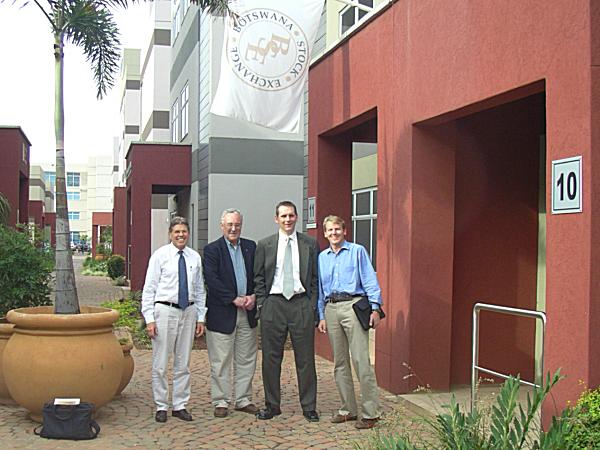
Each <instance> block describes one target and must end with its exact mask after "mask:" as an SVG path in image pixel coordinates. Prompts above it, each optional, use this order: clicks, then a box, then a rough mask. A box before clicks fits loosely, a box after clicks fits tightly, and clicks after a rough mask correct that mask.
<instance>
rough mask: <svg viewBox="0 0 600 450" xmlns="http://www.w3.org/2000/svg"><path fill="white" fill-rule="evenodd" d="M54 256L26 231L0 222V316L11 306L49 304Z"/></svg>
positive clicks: (22, 306) (12, 307)
mask: <svg viewBox="0 0 600 450" xmlns="http://www.w3.org/2000/svg"><path fill="white" fill-rule="evenodd" d="M53 269H54V259H53V257H52V253H51V252H50V251H48V250H47V249H45V248H44V247H40V248H36V247H35V246H34V245H33V243H32V242H31V240H30V236H29V235H28V234H27V233H24V232H21V231H16V230H13V229H12V228H7V227H5V226H2V225H0V316H5V315H6V313H7V312H8V311H10V310H11V309H15V308H24V307H28V306H42V305H50V304H52V302H51V301H50V292H51V288H50V282H51V280H52V270H53Z"/></svg>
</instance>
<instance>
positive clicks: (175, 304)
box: [154, 302, 194, 309]
mask: <svg viewBox="0 0 600 450" xmlns="http://www.w3.org/2000/svg"><path fill="white" fill-rule="evenodd" d="M156 303H160V304H161V305H166V306H170V307H172V308H176V309H181V306H179V304H178V303H171V302H154V304H156ZM193 304H194V302H191V303H188V306H192V305H193Z"/></svg>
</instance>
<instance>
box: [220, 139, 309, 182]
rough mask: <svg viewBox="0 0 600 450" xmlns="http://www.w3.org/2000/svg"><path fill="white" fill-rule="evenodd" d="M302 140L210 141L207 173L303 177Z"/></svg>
mask: <svg viewBox="0 0 600 450" xmlns="http://www.w3.org/2000/svg"><path fill="white" fill-rule="evenodd" d="M303 147H304V144H303V142H302V141H275V140H271V139H228V138H211V140H210V172H211V173H231V174H236V173H239V174H268V175H302V176H303V175H304V154H303V151H304V148H303Z"/></svg>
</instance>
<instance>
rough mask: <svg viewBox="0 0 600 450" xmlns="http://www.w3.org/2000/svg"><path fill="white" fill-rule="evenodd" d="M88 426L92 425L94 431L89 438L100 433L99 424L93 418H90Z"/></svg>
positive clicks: (93, 437)
mask: <svg viewBox="0 0 600 450" xmlns="http://www.w3.org/2000/svg"><path fill="white" fill-rule="evenodd" d="M90 426H91V427H92V430H93V433H94V435H93V436H92V437H91V438H90V439H95V438H96V437H97V436H98V433H100V425H98V422H96V421H95V420H92V421H91V422H90Z"/></svg>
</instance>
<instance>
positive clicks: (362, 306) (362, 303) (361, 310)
mask: <svg viewBox="0 0 600 450" xmlns="http://www.w3.org/2000/svg"><path fill="white" fill-rule="evenodd" d="M352 309H353V310H354V313H355V314H356V318H357V319H358V321H359V322H360V326H361V327H363V329H364V330H368V329H369V328H370V325H369V322H370V321H371V312H372V310H371V303H369V298H368V297H366V296H364V297H361V298H360V300H358V301H357V302H354V303H353V304H352ZM380 311H381V313H380V317H381V318H382V319H383V318H384V317H385V314H384V313H383V310H382V309H380Z"/></svg>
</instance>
